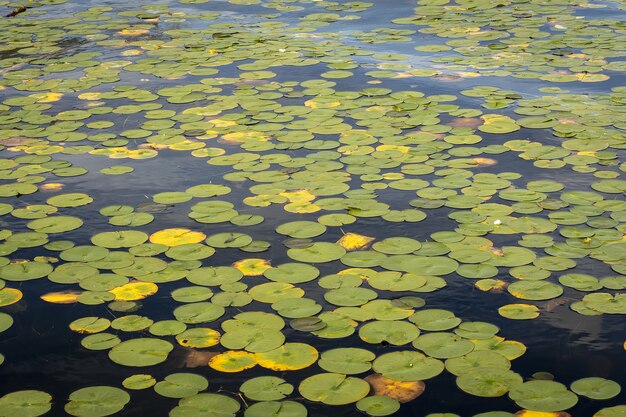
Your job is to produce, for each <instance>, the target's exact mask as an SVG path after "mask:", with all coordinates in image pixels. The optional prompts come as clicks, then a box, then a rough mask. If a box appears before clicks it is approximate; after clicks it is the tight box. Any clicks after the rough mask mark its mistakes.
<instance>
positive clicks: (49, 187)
mask: <svg viewBox="0 0 626 417" xmlns="http://www.w3.org/2000/svg"><path fill="white" fill-rule="evenodd" d="M63 187H65V184H61V183H59V182H49V183H47V184H41V185H40V186H39V189H40V190H43V191H55V190H60V189H62V188H63Z"/></svg>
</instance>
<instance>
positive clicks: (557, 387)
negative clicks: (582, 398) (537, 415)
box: [509, 381, 578, 412]
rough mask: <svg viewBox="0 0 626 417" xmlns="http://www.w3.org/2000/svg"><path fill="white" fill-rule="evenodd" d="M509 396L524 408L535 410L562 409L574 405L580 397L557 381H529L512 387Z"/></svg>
mask: <svg viewBox="0 0 626 417" xmlns="http://www.w3.org/2000/svg"><path fill="white" fill-rule="evenodd" d="M509 397H511V399H512V400H513V401H515V402H516V403H517V405H519V406H520V407H522V408H526V409H528V410H533V411H546V412H549V411H562V410H567V409H568V408H571V407H573V406H574V405H576V403H577V402H578V397H577V396H576V394H574V393H573V392H571V391H568V390H567V387H566V386H565V385H563V384H560V383H558V382H555V381H528V382H524V383H523V384H519V385H516V386H514V387H512V388H511V391H510V392H509Z"/></svg>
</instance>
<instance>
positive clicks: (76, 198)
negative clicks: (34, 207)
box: [46, 193, 93, 207]
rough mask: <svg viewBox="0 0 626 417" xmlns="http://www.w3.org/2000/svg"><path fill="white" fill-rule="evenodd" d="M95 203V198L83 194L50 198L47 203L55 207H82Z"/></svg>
mask: <svg viewBox="0 0 626 417" xmlns="http://www.w3.org/2000/svg"><path fill="white" fill-rule="evenodd" d="M92 201H93V198H91V197H89V196H88V195H87V194H83V193H71V194H61V195H57V196H54V197H50V198H49V199H48V200H47V201H46V202H47V203H48V204H49V205H51V206H54V207H80V206H84V205H87V204H89V203H91V202H92Z"/></svg>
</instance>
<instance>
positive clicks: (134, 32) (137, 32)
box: [117, 29, 149, 36]
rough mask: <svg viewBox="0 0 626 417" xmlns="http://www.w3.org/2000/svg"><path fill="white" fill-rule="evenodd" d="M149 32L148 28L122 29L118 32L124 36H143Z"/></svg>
mask: <svg viewBox="0 0 626 417" xmlns="http://www.w3.org/2000/svg"><path fill="white" fill-rule="evenodd" d="M148 32H149V30H148V29H122V30H120V31H118V32H117V34H118V35H122V36H141V35H145V34H146V33H148Z"/></svg>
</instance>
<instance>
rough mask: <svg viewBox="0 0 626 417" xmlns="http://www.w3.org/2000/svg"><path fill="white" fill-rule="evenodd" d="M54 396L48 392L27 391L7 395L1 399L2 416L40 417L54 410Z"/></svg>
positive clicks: (0, 413)
mask: <svg viewBox="0 0 626 417" xmlns="http://www.w3.org/2000/svg"><path fill="white" fill-rule="evenodd" d="M51 403H52V396H51V395H50V394H48V393H47V392H43V391H35V390H25V391H16V392H11V393H9V394H6V395H5V396H3V397H2V398H0V415H1V416H3V417H4V416H6V417H9V416H24V417H38V416H41V415H44V414H46V413H47V412H48V411H50V409H51V408H52V404H51Z"/></svg>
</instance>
